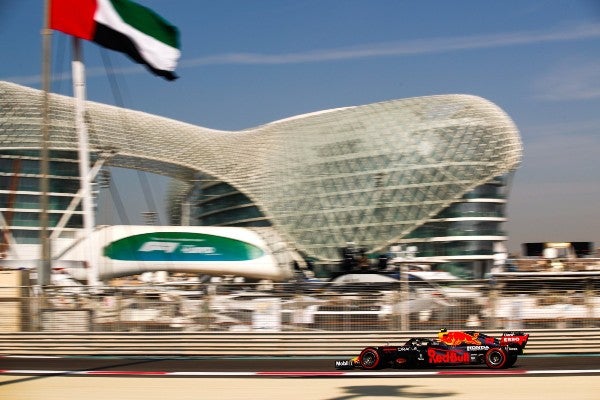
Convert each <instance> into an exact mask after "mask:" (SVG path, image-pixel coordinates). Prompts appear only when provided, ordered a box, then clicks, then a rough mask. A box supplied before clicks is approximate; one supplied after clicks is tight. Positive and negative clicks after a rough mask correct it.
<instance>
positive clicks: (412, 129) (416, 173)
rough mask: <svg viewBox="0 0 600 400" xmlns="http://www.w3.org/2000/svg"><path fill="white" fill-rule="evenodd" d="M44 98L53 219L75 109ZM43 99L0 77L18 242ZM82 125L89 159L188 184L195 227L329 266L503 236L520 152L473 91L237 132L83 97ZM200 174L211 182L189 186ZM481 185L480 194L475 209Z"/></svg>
mask: <svg viewBox="0 0 600 400" xmlns="http://www.w3.org/2000/svg"><path fill="white" fill-rule="evenodd" d="M50 101H51V103H50V109H51V111H50V112H51V117H50V138H51V139H50V149H51V152H52V153H51V154H52V156H53V157H54V159H53V162H52V164H51V168H52V170H53V172H52V176H51V187H52V188H53V189H52V193H51V204H52V206H53V208H54V213H55V214H56V215H57V216H58V215H60V213H61V210H62V209H63V208H64V207H65V203H66V202H67V200H66V199H68V198H69V196H72V194H73V190H75V188H74V187H72V186H73V185H74V184H75V183H76V180H73V179H72V178H73V171H76V164H75V163H74V155H75V154H76V153H75V151H76V150H77V145H76V134H75V126H74V114H73V102H74V101H73V99H72V98H69V97H64V96H58V95H51V97H50ZM41 104H42V94H41V92H40V91H37V90H33V89H29V88H25V87H22V86H18V85H15V84H11V83H6V82H2V83H0V182H1V183H2V184H1V185H0V211H1V212H2V213H3V214H4V217H5V219H7V218H6V214H7V213H8V212H11V213H13V214H12V215H11V216H10V218H8V219H9V222H8V223H7V225H9V226H10V230H11V231H12V232H13V233H15V235H16V238H17V239H16V240H19V232H31V231H34V230H35V229H37V223H36V219H35V218H36V217H35V216H34V214H36V213H37V212H39V210H37V209H36V204H37V202H36V201H34V198H36V197H37V194H38V193H37V192H36V191H37V189H36V185H35V183H37V180H38V179H39V172H37V171H36V166H37V162H38V160H39V149H40V124H41V121H42V117H41V111H40V110H41ZM86 122H87V126H88V131H89V135H90V151H91V155H92V160H98V159H102V158H106V163H107V164H108V165H111V166H117V167H124V168H135V169H140V170H144V171H148V172H152V173H157V174H161V175H167V176H169V177H172V178H173V179H176V180H178V181H182V182H187V183H189V184H190V187H194V188H195V190H199V191H200V192H201V194H200V197H199V198H198V199H197V204H198V205H199V206H200V208H199V211H197V214H196V215H195V216H194V215H192V218H191V221H192V223H194V221H203V222H204V223H207V224H211V225H222V226H226V225H235V226H257V225H258V226H260V225H270V226H272V227H273V228H274V229H276V230H277V232H279V233H280V234H281V235H282V236H283V237H285V239H286V241H288V243H290V244H292V245H293V246H294V247H295V248H296V249H297V250H299V251H301V252H303V253H305V254H306V255H309V256H311V257H314V258H317V259H321V260H336V259H339V257H340V256H339V248H340V247H343V246H344V245H345V244H346V243H347V242H355V243H357V244H358V245H360V246H361V247H364V248H365V249H366V250H367V251H368V252H378V251H385V249H386V248H387V247H388V246H389V245H390V244H396V243H413V244H414V243H418V244H419V248H423V249H424V250H423V251H426V252H427V255H433V253H435V252H436V251H437V250H436V246H435V245H432V243H435V242H436V239H435V238H436V237H437V238H443V239H439V240H438V241H439V242H443V243H446V244H448V243H452V242H457V241H461V240H462V241H469V240H473V237H474V236H477V237H478V238H479V239H478V240H479V241H481V240H488V241H489V242H490V243H494V242H501V241H503V240H505V239H506V236H505V234H503V233H502V232H500V231H499V229H498V227H497V226H496V225H494V224H497V223H499V222H502V221H504V220H505V219H504V213H503V205H504V203H505V199H502V196H503V195H502V193H500V191H498V190H496V189H497V188H503V187H504V186H505V182H504V181H503V179H504V177H505V176H507V175H508V174H509V173H510V172H511V171H514V170H515V169H516V168H517V166H518V164H519V161H520V158H521V153H522V146H521V141H520V137H519V133H518V130H517V128H516V127H515V125H514V124H513V122H512V121H511V119H510V118H509V117H508V116H507V115H506V114H505V113H504V112H503V111H502V110H501V109H500V108H498V107H497V106H496V105H494V104H492V103H491V102H489V101H487V100H485V99H482V98H479V97H475V96H470V95H439V96H429V97H418V98H409V99H401V100H393V101H387V102H382V103H375V104H369V105H364V106H356V107H346V108H339V109H333V110H326V111H320V112H315V113H311V114H305V115H300V116H296V117H292V118H288V119H284V120H280V121H275V122H272V123H269V124H266V125H263V126H259V127H256V128H250V129H245V130H242V131H236V132H227V131H218V130H212V129H207V128H203V127H199V126H194V125H191V124H186V123H182V122H178V121H174V120H170V119H167V118H162V117H159V116H155V115H150V114H146V113H143V112H137V111H131V110H126V109H121V108H116V107H112V106H108V105H103V104H98V103H93V102H88V103H87V111H86ZM17 159H18V160H20V162H21V165H20V166H19V167H17V165H16V160H17ZM17 175H19V176H20V179H19V180H18V183H15V182H16V180H15V179H13V178H14V177H15V176H17ZM199 177H201V180H203V181H204V182H207V181H210V182H212V183H211V184H204V185H200V186H199V185H197V184H196V185H192V182H197V181H198V178H199ZM11 184H12V185H17V186H14V187H13V189H15V190H11V189H10V188H11ZM211 188H212V189H211ZM486 188H487V189H486ZM211 190H212V191H217V194H219V193H220V199H221V200H220V201H219V200H218V199H219V196H215V195H214V193H213V196H211V200H210V201H206V200H202V193H211ZM486 190H487V192H486ZM478 191H479V192H481V193H482V194H483V195H484V196H483V197H486V196H487V198H488V200H485V201H478V200H477V199H481V197H477V196H479V195H478ZM492 192H493V193H492ZM15 196H16V197H15ZM232 196H233V197H232ZM473 196H475V197H473ZM175 197H177V196H175ZM175 197H174V198H175ZM180 197H181V196H179V198H180ZM490 198H493V199H497V201H496V202H494V201H490V200H489V199H490ZM61 199H62V200H61ZM491 203H492V204H495V205H493V206H489V204H491ZM240 208H244V209H245V210H246V211H245V212H240ZM174 209H177V208H176V207H175V208H174ZM9 210H12V211H9ZM28 211H31V212H29V213H28ZM457 213H458V214H460V215H462V216H459V217H457V216H456V215H457ZM475 214H476V215H477V217H475V219H474V220H473V218H472V217H473V215H475ZM468 216H470V217H471V219H470V221H471V223H470V224H466V223H465V218H467V217H468ZM456 218H459V220H458V221H457V220H453V219H456ZM461 218H462V219H461ZM478 218H484V220H480V219H478ZM485 218H488V219H490V218H491V220H486V219H485ZM467 219H469V218H467ZM52 221H53V219H52V218H51V223H52ZM473 221H475V222H473ZM484 222H489V223H490V224H488V225H486V224H485V223H484ZM77 223H78V222H77V220H75V222H73V223H72V224H74V225H73V229H76V228H77V226H76V225H77ZM460 223H462V225H461V224H460ZM457 227H458V228H457ZM488 228H489V229H491V230H493V231H494V232H492V233H491V235H487V233H488V232H487V230H488ZM453 231H461V232H458V235H455V236H452V235H451V233H452V232H453ZM436 235H441V236H436ZM482 235H483V236H485V237H486V238H487V239H485V238H484V239H481V236H482ZM21 236H22V237H23V238H25V237H29V238H30V239H31V240H33V239H32V238H33V235H27V234H22V235H21ZM456 237H460V238H462V239H460V240H459V239H456ZM446 247H447V246H446ZM446 247H445V248H444V249H440V248H439V246H438V250H440V251H441V252H442V253H443V252H444V251H446V250H445V249H446ZM471 250H472V249H471ZM454 251H455V253H456V254H454V255H460V254H459V253H460V251H459V250H457V248H455V249H454ZM456 251H458V252H456ZM471 253H472V252H471ZM435 255H441V256H452V254H435ZM470 255H473V254H470ZM492 255H493V254H485V256H486V257H487V258H488V259H491V256H492ZM463 258H464V257H463ZM467 258H468V257H467ZM484 258H485V257H484ZM458 259H460V257H459V258H457V260H458Z"/></svg>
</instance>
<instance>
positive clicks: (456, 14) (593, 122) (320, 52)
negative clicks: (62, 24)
mask: <svg viewBox="0 0 600 400" xmlns="http://www.w3.org/2000/svg"><path fill="white" fill-rule="evenodd" d="M137 2H138V3H140V4H142V5H144V6H147V7H149V8H151V9H152V10H154V11H156V12H157V13H158V14H160V15H161V16H163V17H164V18H165V19H167V20H168V21H170V22H171V23H172V24H173V25H175V26H177V27H178V28H179V30H180V34H181V43H182V45H181V51H182V56H181V59H180V61H179V64H178V67H177V69H176V73H177V74H178V75H179V76H180V78H179V79H178V80H176V81H174V82H167V81H165V80H163V79H161V78H158V77H155V76H153V75H151V74H150V73H148V72H147V71H146V70H145V69H144V68H143V67H141V66H139V65H137V64H134V63H132V62H131V61H130V60H129V59H127V58H126V57H125V56H123V55H121V54H118V53H114V52H110V51H108V50H105V49H102V48H100V47H98V46H96V45H94V44H93V43H89V42H87V43H85V45H84V59H85V64H86V75H87V96H88V99H90V100H94V101H98V102H102V103H107V104H116V105H123V106H124V107H127V108H131V109H136V110H141V111H145V112H148V113H153V114H157V115H161V116H164V117H168V118H173V119H176V120H180V121H184V122H188V123H192V124H195V125H199V126H203V127H207V128H213V129H222V130H240V129H245V128H250V127H254V126H257V125H261V124H264V123H268V122H271V121H275V120H279V119H283V118H287V117H290V116H294V115H298V114H304V113H308V112H313V111H318V110H324V109H330V108H338V107H344V106H353V105H363V104H368V103H373V102H380V101H385V100H391V99H399V98H406V97H416V96H426V95H433V94H450V93H467V94H473V95H477V96H481V97H484V98H486V99H488V100H491V101H492V102H494V103H496V104H497V105H498V106H500V107H501V108H502V109H503V110H504V111H506V112H507V113H508V115H509V116H510V117H511V118H512V119H513V120H514V122H515V123H516V125H517V127H518V129H519V131H520V133H521V137H522V140H523V146H524V155H523V160H522V163H521V166H520V167H519V169H518V170H517V172H516V174H515V177H514V180H513V182H512V186H511V191H510V198H509V204H508V209H507V214H508V218H509V221H508V222H507V223H506V225H505V230H506V231H507V233H508V236H509V242H508V244H509V249H510V250H511V251H512V252H519V251H520V244H521V243H524V242H543V241H592V242H595V244H596V246H600V217H599V213H600V209H599V206H600V157H599V155H600V0H545V1H541V0H502V1H491V0H490V1H482V0H452V1H450V0H411V1H409V0H219V1H208V0H138V1H137ZM42 21H43V1H42V0H0V51H1V53H0V54H2V59H1V61H2V62H0V80H5V81H10V82H15V83H19V84H22V85H26V86H30V87H35V88H40V87H41V79H40V71H41V53H42V45H41V35H40V32H41V27H42ZM70 57H71V55H70V42H69V40H68V37H66V36H65V35H63V34H61V33H58V32H56V33H54V34H53V35H52V65H53V66H52V71H53V73H52V76H53V81H52V91H53V92H57V93H63V94H69V95H70V94H71V93H72V90H71V82H70V64H69V63H70V61H69V60H70ZM115 88H118V89H115ZM114 176H115V181H114V182H115V186H116V187H117V188H118V192H119V194H120V196H121V199H122V201H123V203H124V205H125V208H126V209H127V212H128V215H129V218H128V219H129V221H130V222H132V223H140V222H141V216H140V215H141V214H140V213H141V212H142V211H147V210H148V209H149V208H148V206H145V205H143V204H142V202H143V197H144V193H146V192H145V191H144V190H143V189H142V187H143V183H140V179H139V174H138V173H137V172H133V171H124V170H117V171H115V174H114ZM146 178H147V179H148V182H149V183H150V187H151V190H152V193H153V195H152V197H153V198H154V202H155V203H156V204H157V205H158V207H159V208H160V209H159V211H161V215H160V222H162V223H165V224H166V223H167V219H166V217H165V213H164V212H163V211H164V204H165V193H166V190H167V186H168V182H167V180H166V179H164V178H162V177H158V176H154V175H148V176H147V177H146ZM146 178H144V179H146ZM140 204H142V205H140ZM107 209H108V208H107ZM109 214H110V212H107V213H105V215H104V218H106V219H107V220H110V221H111V222H112V223H119V222H123V221H119V220H114V218H116V217H114V216H112V214H111V215H109ZM98 222H99V223H102V222H103V221H98ZM104 222H106V221H104Z"/></svg>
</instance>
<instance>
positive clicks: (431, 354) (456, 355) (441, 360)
mask: <svg viewBox="0 0 600 400" xmlns="http://www.w3.org/2000/svg"><path fill="white" fill-rule="evenodd" d="M427 357H428V358H429V363H430V364H469V363H470V362H471V356H470V354H469V353H467V352H464V351H454V350H441V349H431V348H429V349H427Z"/></svg>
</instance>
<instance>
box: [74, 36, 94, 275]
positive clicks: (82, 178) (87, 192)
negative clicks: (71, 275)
mask: <svg viewBox="0 0 600 400" xmlns="http://www.w3.org/2000/svg"><path fill="white" fill-rule="evenodd" d="M82 59H83V57H82V46H81V40H80V39H79V38H77V37H73V62H72V74H73V94H74V96H75V128H76V131H77V139H78V146H77V147H78V152H79V183H80V188H81V197H82V211H83V237H84V238H85V239H87V240H84V241H83V243H87V245H86V248H85V257H86V258H87V260H86V261H87V263H86V267H87V283H88V285H90V286H97V285H98V265H97V264H96V263H95V262H94V260H92V259H91V256H92V242H91V240H90V237H91V235H92V232H93V231H94V226H95V221H94V206H93V203H92V191H91V182H90V154H89V145H88V131H87V125H86V124H85V98H86V93H85V66H84V64H83V61H82Z"/></svg>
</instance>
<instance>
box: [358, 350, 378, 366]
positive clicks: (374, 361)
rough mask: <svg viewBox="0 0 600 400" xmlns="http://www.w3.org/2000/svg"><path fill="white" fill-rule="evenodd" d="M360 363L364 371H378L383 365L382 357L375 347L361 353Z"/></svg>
mask: <svg viewBox="0 0 600 400" xmlns="http://www.w3.org/2000/svg"><path fill="white" fill-rule="evenodd" d="M358 362H359V363H360V366H361V367H362V368H364V369H377V368H379V367H380V365H381V356H380V355H379V352H378V351H377V349H375V348H373V347H367V348H366V349H364V350H363V351H361V353H360V356H359V358H358Z"/></svg>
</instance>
